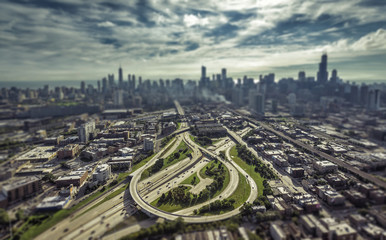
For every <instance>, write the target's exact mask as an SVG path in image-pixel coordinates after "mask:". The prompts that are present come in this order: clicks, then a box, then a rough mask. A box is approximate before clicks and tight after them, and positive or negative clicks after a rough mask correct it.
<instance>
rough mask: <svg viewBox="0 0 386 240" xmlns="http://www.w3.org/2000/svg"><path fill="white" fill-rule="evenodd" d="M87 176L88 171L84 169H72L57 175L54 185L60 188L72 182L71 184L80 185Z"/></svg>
mask: <svg viewBox="0 0 386 240" xmlns="http://www.w3.org/2000/svg"><path fill="white" fill-rule="evenodd" d="M87 176H88V171H86V170H78V171H72V172H70V173H69V174H66V175H64V176H61V177H59V178H58V179H57V180H56V186H57V187H59V188H61V187H67V186H69V185H71V184H72V185H73V186H76V187H80V186H82V185H83V183H84V182H85V181H86V179H87Z"/></svg>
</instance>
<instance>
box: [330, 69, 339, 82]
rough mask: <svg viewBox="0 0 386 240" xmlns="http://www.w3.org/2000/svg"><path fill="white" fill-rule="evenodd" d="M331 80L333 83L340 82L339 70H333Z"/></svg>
mask: <svg viewBox="0 0 386 240" xmlns="http://www.w3.org/2000/svg"><path fill="white" fill-rule="evenodd" d="M330 82H331V83H337V82H338V71H336V69H334V70H332V74H331V78H330Z"/></svg>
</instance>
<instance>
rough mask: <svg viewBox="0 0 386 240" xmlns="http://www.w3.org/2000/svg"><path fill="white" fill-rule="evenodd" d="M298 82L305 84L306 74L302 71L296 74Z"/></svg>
mask: <svg viewBox="0 0 386 240" xmlns="http://www.w3.org/2000/svg"><path fill="white" fill-rule="evenodd" d="M298 80H299V81H300V82H305V81H306V73H305V72H304V71H300V72H299V74H298Z"/></svg>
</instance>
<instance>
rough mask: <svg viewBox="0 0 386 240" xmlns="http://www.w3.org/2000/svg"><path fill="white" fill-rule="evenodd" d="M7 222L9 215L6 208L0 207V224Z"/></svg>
mask: <svg viewBox="0 0 386 240" xmlns="http://www.w3.org/2000/svg"><path fill="white" fill-rule="evenodd" d="M7 224H9V216H8V213H7V211H6V210H4V209H3V208H0V225H7Z"/></svg>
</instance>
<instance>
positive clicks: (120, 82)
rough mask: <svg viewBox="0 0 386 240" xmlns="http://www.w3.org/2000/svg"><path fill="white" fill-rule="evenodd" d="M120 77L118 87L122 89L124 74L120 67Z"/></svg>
mask: <svg viewBox="0 0 386 240" xmlns="http://www.w3.org/2000/svg"><path fill="white" fill-rule="evenodd" d="M118 77H119V82H118V86H119V87H122V86H123V74H122V68H121V67H119V69H118Z"/></svg>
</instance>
